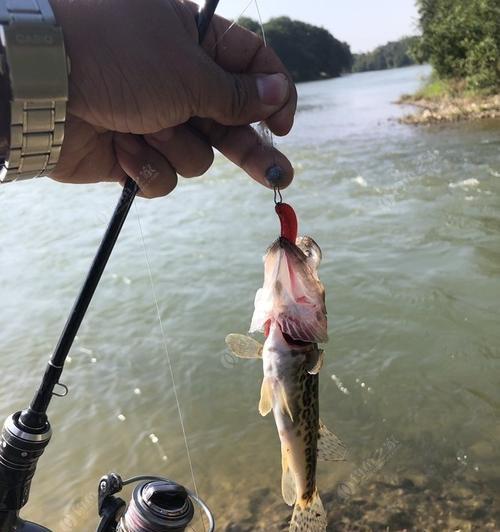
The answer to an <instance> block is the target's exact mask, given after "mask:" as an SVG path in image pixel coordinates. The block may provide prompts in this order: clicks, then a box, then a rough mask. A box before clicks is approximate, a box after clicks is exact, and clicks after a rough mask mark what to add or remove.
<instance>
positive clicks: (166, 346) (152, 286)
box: [134, 204, 206, 530]
mask: <svg viewBox="0 0 500 532" xmlns="http://www.w3.org/2000/svg"><path fill="white" fill-rule="evenodd" d="M134 208H135V213H136V216H137V223H138V225H139V233H140V235H141V241H142V249H143V251H144V258H145V261H146V266H147V270H148V277H149V284H150V287H151V293H152V295H153V301H154V304H155V308H156V316H157V318H158V323H159V325H160V331H161V336H162V343H163V350H164V351H165V355H166V360H167V365H168V369H169V372H170V378H171V379H172V390H173V392H174V397H175V403H176V405H177V413H178V415H179V423H180V426H181V431H182V436H183V438H184V446H185V447H186V455H187V459H188V464H189V470H190V472H191V479H192V481H193V488H194V492H195V494H196V497H198V498H199V493H198V486H197V484H196V478H195V474H194V468H193V461H192V459H191V450H190V448H189V442H188V438H187V434H186V427H185V425H184V417H183V415H182V410H181V404H180V401H179V395H178V393H177V385H176V382H175V376H174V369H173V365H172V359H171V358H170V352H169V349H168V344H167V335H166V333H165V327H164V325H163V320H162V319H161V312H160V305H159V304H158V297H157V295H156V288H155V283H154V279H153V273H152V270H151V262H150V259H149V253H148V250H147V246H146V240H145V238H144V232H143V230H142V222H141V217H140V216H139V209H138V207H137V204H134ZM200 515H201V514H200ZM201 520H202V523H203V530H206V527H205V520H204V519H203V515H202V516H201Z"/></svg>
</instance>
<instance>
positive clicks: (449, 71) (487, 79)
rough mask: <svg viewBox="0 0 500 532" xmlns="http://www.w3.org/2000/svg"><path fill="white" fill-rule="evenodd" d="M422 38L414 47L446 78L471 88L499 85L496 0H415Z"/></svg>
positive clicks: (499, 10) (499, 26) (499, 25)
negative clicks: (461, 80)
mask: <svg viewBox="0 0 500 532" xmlns="http://www.w3.org/2000/svg"><path fill="white" fill-rule="evenodd" d="M417 2H418V8H419V13H420V26H421V28H422V38H421V39H420V41H419V42H418V44H417V45H416V46H415V47H414V51H415V55H416V56H417V58H418V59H419V60H421V61H429V62H430V63H431V64H432V66H433V67H434V69H435V70H436V72H437V74H438V75H439V76H440V77H442V78H445V79H452V78H456V79H465V80H466V84H467V87H468V88H469V89H472V90H478V89H483V90H484V89H489V90H491V91H493V90H497V89H498V87H499V86H500V2H499V0H417Z"/></svg>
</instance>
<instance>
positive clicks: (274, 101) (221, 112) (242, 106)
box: [197, 72, 290, 126]
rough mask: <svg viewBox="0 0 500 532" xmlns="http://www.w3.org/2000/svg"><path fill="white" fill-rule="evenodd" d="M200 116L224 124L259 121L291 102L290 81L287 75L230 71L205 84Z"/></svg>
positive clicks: (238, 124)
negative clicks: (234, 72)
mask: <svg viewBox="0 0 500 532" xmlns="http://www.w3.org/2000/svg"><path fill="white" fill-rule="evenodd" d="M204 86H205V87H206V92H205V91H204V92H205V94H204V97H202V98H200V99H199V101H200V107H201V108H200V109H198V112H197V114H198V116H200V117H202V118H212V119H213V120H216V121H217V122H219V123H220V124H223V125H225V126H241V125H246V124H250V123H252V122H259V121H261V120H265V119H267V118H269V117H270V116H271V115H273V114H274V113H276V112H277V111H279V110H280V109H281V108H282V107H283V106H284V105H285V104H286V102H287V101H288V98H289V95H290V81H289V80H288V78H287V77H286V76H285V74H281V73H278V74H253V75H250V74H230V73H227V72H222V75H221V76H220V77H218V79H216V80H215V79H214V78H213V77H211V80H210V83H205V84H204Z"/></svg>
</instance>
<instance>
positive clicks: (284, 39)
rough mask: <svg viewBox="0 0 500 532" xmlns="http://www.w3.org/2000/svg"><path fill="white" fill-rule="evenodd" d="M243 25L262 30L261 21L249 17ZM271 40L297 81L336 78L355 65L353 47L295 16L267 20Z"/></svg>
mask: <svg viewBox="0 0 500 532" xmlns="http://www.w3.org/2000/svg"><path fill="white" fill-rule="evenodd" d="M238 24H239V25H240V26H244V27H245V28H247V29H249V30H250V31H253V32H254V33H257V34H261V30H260V25H259V23H258V22H256V21H255V20H252V19H250V18H247V17H243V18H240V19H239V20H238ZM264 31H265V34H266V39H267V42H268V43H269V45H270V46H272V48H273V49H274V50H275V51H276V53H277V54H278V55H279V57H280V58H281V60H282V61H283V63H284V64H285V66H286V67H287V69H288V70H289V71H290V73H291V74H292V76H293V79H294V80H295V81H312V80H316V79H322V78H335V77H338V76H340V75H341V74H342V73H344V72H350V71H351V67H352V62H353V58H352V54H351V49H350V47H349V45H348V44H347V43H344V42H340V41H339V40H338V39H336V38H335V37H334V36H333V35H332V34H331V33H330V32H329V31H328V30H326V29H324V28H320V27H318V26H313V25H311V24H306V23H305V22H300V21H298V20H292V19H290V18H289V17H278V18H273V19H271V20H270V21H269V22H267V23H266V24H264Z"/></svg>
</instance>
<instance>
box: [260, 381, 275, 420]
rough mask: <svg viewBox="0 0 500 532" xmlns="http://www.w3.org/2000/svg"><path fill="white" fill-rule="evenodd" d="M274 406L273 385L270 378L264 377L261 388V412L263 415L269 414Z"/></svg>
mask: <svg viewBox="0 0 500 532" xmlns="http://www.w3.org/2000/svg"><path fill="white" fill-rule="evenodd" d="M272 408H273V387H272V384H271V382H270V380H269V379H268V378H267V377H264V380H263V381H262V387H261V389H260V403H259V412H260V415H261V416H267V414H269V412H271V410H272Z"/></svg>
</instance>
